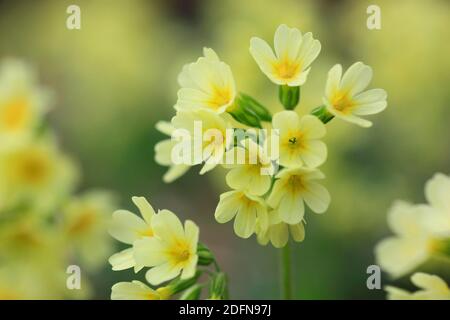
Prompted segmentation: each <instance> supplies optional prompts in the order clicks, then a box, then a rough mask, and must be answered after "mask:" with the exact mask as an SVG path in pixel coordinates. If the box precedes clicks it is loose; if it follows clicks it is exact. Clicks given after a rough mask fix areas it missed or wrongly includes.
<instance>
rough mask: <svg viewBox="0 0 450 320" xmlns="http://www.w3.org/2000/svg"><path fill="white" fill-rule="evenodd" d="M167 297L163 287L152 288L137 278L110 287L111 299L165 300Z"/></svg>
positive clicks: (167, 294)
mask: <svg viewBox="0 0 450 320" xmlns="http://www.w3.org/2000/svg"><path fill="white" fill-rule="evenodd" d="M169 297H170V294H169V293H168V292H167V290H165V287H162V288H159V289H156V290H154V289H152V288H150V287H149V286H147V285H146V284H145V283H143V282H141V281H137V280H134V281H131V282H119V283H116V284H115V285H113V286H112V288H111V300H166V299H168V298H169Z"/></svg>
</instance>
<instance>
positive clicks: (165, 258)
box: [133, 210, 199, 285]
mask: <svg viewBox="0 0 450 320" xmlns="http://www.w3.org/2000/svg"><path fill="white" fill-rule="evenodd" d="M151 225H152V230H153V234H154V236H153V237H146V238H143V239H139V240H136V241H135V242H134V244H133V250H134V260H135V262H136V266H137V267H138V268H142V267H151V269H150V270H148V271H147V273H146V279H147V281H148V282H149V283H151V284H153V285H158V284H160V283H163V282H165V281H168V280H171V279H173V278H175V277H177V276H178V275H180V274H181V279H188V278H191V277H193V276H194V274H195V270H196V266H197V260H198V256H197V243H198V236H199V229H198V227H197V225H196V224H195V223H194V222H192V221H190V220H186V222H185V224H184V229H183V225H182V224H181V222H180V220H179V219H178V217H177V216H176V215H175V214H174V213H172V212H170V211H169V210H161V211H159V213H157V214H155V215H154V216H153V218H152V223H151Z"/></svg>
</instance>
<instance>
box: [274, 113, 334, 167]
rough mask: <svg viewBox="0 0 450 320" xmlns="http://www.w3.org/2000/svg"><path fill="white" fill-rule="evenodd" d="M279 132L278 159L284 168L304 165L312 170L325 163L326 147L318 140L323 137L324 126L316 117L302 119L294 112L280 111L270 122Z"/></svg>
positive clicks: (308, 116)
mask: <svg viewBox="0 0 450 320" xmlns="http://www.w3.org/2000/svg"><path fill="white" fill-rule="evenodd" d="M272 125H273V128H274V129H277V130H279V136H278V137H277V138H278V139H279V159H278V162H279V163H280V165H282V166H284V167H289V168H292V167H299V166H301V165H303V164H305V165H306V166H308V167H311V168H314V167H317V166H319V165H321V164H322V163H324V162H325V160H326V158H327V146H326V145H325V143H323V142H322V141H321V140H320V139H321V138H323V137H324V136H325V133H326V129H325V125H324V124H323V123H322V122H321V121H320V120H319V119H317V118H316V117H314V116H311V115H305V116H303V117H302V118H300V117H299V116H298V114H297V113H296V112H294V111H281V112H278V113H277V114H275V115H274V117H273V120H272Z"/></svg>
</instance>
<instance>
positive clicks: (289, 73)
mask: <svg viewBox="0 0 450 320" xmlns="http://www.w3.org/2000/svg"><path fill="white" fill-rule="evenodd" d="M273 68H274V71H275V74H277V75H278V77H279V78H281V79H291V78H293V77H294V76H296V75H297V74H298V72H299V71H300V64H299V63H298V62H295V61H291V60H289V59H287V58H284V59H283V60H281V61H279V62H277V63H276V64H275V65H274V66H273Z"/></svg>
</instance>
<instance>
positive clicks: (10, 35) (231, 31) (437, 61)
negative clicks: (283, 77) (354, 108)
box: [0, 0, 450, 299]
mask: <svg viewBox="0 0 450 320" xmlns="http://www.w3.org/2000/svg"><path fill="white" fill-rule="evenodd" d="M70 4H77V5H79V6H80V8H81V26H82V27H81V30H68V29H67V28H66V25H65V22H66V18H67V16H68V15H67V13H66V8H67V6H69V5H70ZM370 4H376V5H379V6H380V8H381V21H382V26H381V30H369V29H368V28H367V27H366V20H367V17H368V14H367V13H366V9H367V7H368V6H369V5H370ZM449 17H450V3H449V2H448V1H445V0H441V1H439V0H433V1H421V0H397V1H392V0H384V1H382V0H375V1H365V0H362V1H350V0H340V1H332V0H328V1H325V0H321V1H317V0H316V1H313V0H311V1H294V0H282V1H279V0H278V1H275V0H273V1H271V0H266V1H239V0H227V1H206V0H205V1H201V0H170V1H162V0H161V1H143V0H142V1H140V0H132V1H130V0H127V1H125V0H117V1H106V0H96V1H82V0H77V1H66V0H63V1H62V0H54V1H39V2H38V1H8V0H6V1H5V0H3V1H0V58H1V59H4V58H8V57H13V58H18V59H21V60H23V61H26V62H27V63H29V64H31V65H33V66H34V67H35V68H36V69H37V71H38V76H39V82H40V83H41V84H42V85H45V86H46V87H48V88H50V89H52V90H53V91H54V95H55V97H54V102H53V105H54V106H53V109H52V111H51V112H50V113H49V117H50V123H51V125H52V127H54V128H55V131H56V132H57V135H58V137H59V140H60V143H61V144H62V148H63V149H64V151H65V152H66V153H68V154H69V155H70V156H72V157H73V158H74V159H75V160H76V161H77V163H78V165H79V167H80V170H81V172H82V175H83V179H82V181H81V185H80V187H79V188H80V190H81V191H82V190H86V189H90V188H101V189H108V190H112V191H114V193H115V194H116V195H117V197H118V203H119V207H120V208H128V209H131V210H132V211H133V210H134V208H133V207H132V203H131V201H130V199H131V196H134V195H142V196H145V197H147V198H148V199H149V201H150V202H151V203H152V205H153V206H154V207H155V208H159V209H163V208H167V209H170V210H172V211H173V212H175V213H176V214H177V215H178V216H179V217H180V218H181V219H182V220H184V219H192V220H193V221H195V222H196V223H197V224H198V225H199V227H200V239H201V241H202V242H204V243H207V244H208V246H209V247H210V248H211V249H212V251H213V252H215V254H216V256H217V259H218V261H219V263H220V265H221V266H222V269H223V270H224V271H225V272H227V273H228V275H229V279H230V295H231V297H232V298H236V299H250V298H255V299H270V298H278V297H279V292H278V290H279V289H278V280H279V273H278V264H277V256H278V254H279V252H277V250H276V249H274V248H273V247H271V246H267V247H262V246H260V245H258V244H257V242H256V239H255V238H254V237H252V238H250V239H246V240H244V239H240V238H238V237H236V235H235V234H234V232H233V230H232V226H231V224H229V223H228V224H223V225H221V224H218V223H217V222H216V221H215V219H214V210H215V207H216V205H217V202H218V198H219V195H220V193H222V192H224V191H225V190H227V189H228V188H227V187H226V186H225V181H224V179H223V173H224V171H223V170H222V169H216V170H214V171H212V172H210V173H208V174H206V175H205V176H199V175H198V171H199V168H198V167H195V168H193V169H191V170H190V171H189V172H188V174H186V175H185V176H183V177H182V178H180V179H179V180H176V181H175V182H173V183H171V184H165V183H164V182H163V181H162V175H163V174H164V172H165V170H166V168H164V167H161V166H159V165H157V164H156V163H155V161H154V149H153V148H154V145H155V144H156V143H157V142H158V141H160V140H161V139H162V138H163V135H162V134H161V133H159V132H158V131H157V130H156V129H155V127H154V126H155V123H156V122H157V121H160V120H170V117H172V115H173V114H174V110H173V105H174V104H175V102H176V92H177V88H178V85H177V82H176V78H177V74H178V73H179V71H180V70H181V68H182V66H183V65H184V64H185V63H187V62H191V61H194V60H195V59H197V57H198V56H200V55H201V53H202V48H203V47H204V46H206V47H211V48H213V49H214V50H215V51H216V52H217V53H218V54H219V56H220V57H221V59H222V60H223V61H225V62H226V63H228V64H229V65H230V67H231V69H232V70H233V74H234V77H235V79H236V83H237V86H238V88H239V90H241V91H243V92H246V93H250V94H252V95H253V96H255V97H256V98H257V99H259V100H260V101H262V102H264V103H265V105H267V106H269V107H270V109H271V110H272V111H276V110H281V109H282V106H281V105H280V103H279V102H278V101H277V91H276V90H277V88H276V86H274V85H273V84H272V83H271V82H270V81H269V80H268V79H267V78H266V77H265V76H264V75H263V74H262V73H261V72H260V71H259V69H258V67H257V65H256V63H255V62H254V60H253V59H252V57H251V56H250V54H249V52H248V48H249V40H250V38H251V37H252V36H255V35H257V36H260V37H263V38H265V39H267V40H270V41H271V39H272V37H273V33H274V31H275V29H276V27H277V26H278V25H279V24H282V23H286V24H287V25H289V26H291V27H297V28H299V29H300V30H301V31H302V32H307V31H311V32H312V33H313V34H314V37H315V38H317V39H319V40H320V42H321V44H322V51H321V53H320V55H319V57H318V59H317V60H316V61H315V62H314V64H313V66H312V70H311V72H310V74H309V77H308V81H307V82H306V84H305V86H304V88H302V90H303V89H304V90H303V92H304V94H303V95H302V100H301V104H300V106H299V107H298V108H297V109H298V112H299V113H301V114H304V113H307V112H309V111H310V110H311V109H312V108H313V107H316V106H318V105H320V104H321V103H322V101H321V99H322V96H323V91H324V87H325V81H326V75H327V71H328V70H329V69H330V68H331V67H332V66H333V65H334V64H335V63H341V64H342V65H343V66H344V68H347V67H348V66H349V65H350V64H351V63H353V62H354V61H363V62H364V63H366V64H368V65H370V66H372V68H373V70H374V79H373V83H372V85H371V86H372V87H380V88H384V89H385V90H386V91H387V92H388V108H387V109H386V111H385V112H383V113H381V114H379V115H376V116H375V117H372V119H373V120H374V126H373V127H372V128H371V129H370V130H366V129H362V128H358V127H355V126H352V125H350V124H348V123H346V122H343V121H332V122H331V123H330V124H329V126H328V133H327V136H326V137H325V142H326V143H327V146H328V160H327V162H326V163H325V165H324V166H323V167H322V170H323V172H324V173H325V174H326V176H327V179H326V180H325V185H326V187H327V188H328V190H329V191H330V194H331V198H332V201H331V206H330V208H329V210H328V211H327V212H326V213H325V214H323V215H315V214H313V213H310V214H309V218H308V221H307V228H306V239H305V241H304V242H303V243H300V244H295V246H294V247H293V248H294V249H293V250H294V259H295V268H294V269H293V272H294V277H295V283H296V284H295V288H296V293H295V297H296V298H300V299H383V298H384V297H385V293H384V292H383V291H382V290H368V289H367V287H366V279H367V277H368V275H367V273H366V269H367V267H368V266H369V265H371V264H374V263H375V262H374V254H373V248H374V246H375V244H376V243H377V242H378V241H379V240H380V239H381V238H383V237H384V236H385V235H387V234H388V233H389V232H388V229H387V224H386V212H387V210H388V208H389V207H390V205H391V204H392V202H393V201H394V200H396V199H405V200H410V201H412V202H416V203H419V202H423V201H424V196H423V185H424V183H425V181H426V180H427V179H428V178H430V177H431V176H432V175H433V174H434V173H435V172H443V173H445V174H448V173H449V172H450V149H449V137H450V126H449V124H448V122H449V120H450V91H449V90H448V84H449V83H450V59H449V57H450V44H449V42H448V39H449V38H450V20H449ZM111 213H112V212H111ZM114 243H115V244H117V248H119V245H118V243H117V242H114ZM92 250H96V248H95V247H93V248H92ZM426 267H427V266H426ZM429 268H430V270H432V269H431V268H432V266H429ZM425 270H426V269H425ZM88 276H89V278H90V279H91V281H92V282H93V290H92V291H93V296H92V297H93V298H97V299H107V298H109V295H110V289H111V286H112V285H113V284H114V283H116V282H118V281H120V280H130V279H131V278H132V272H131V271H130V272H113V271H111V269H110V265H109V264H108V262H107V261H106V260H105V261H104V265H103V267H101V268H100V269H99V270H98V271H95V272H90V273H89V275H88ZM141 277H142V276H141ZM449 278H450V274H449V273H447V280H448V279H449ZM382 283H383V284H388V283H391V284H392V283H394V284H396V285H399V284H401V285H402V286H403V287H405V288H408V287H409V286H410V285H409V282H408V281H407V279H406V278H402V279H399V280H396V281H395V282H392V281H391V280H390V279H389V277H388V276H387V275H386V274H383V281H382Z"/></svg>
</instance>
